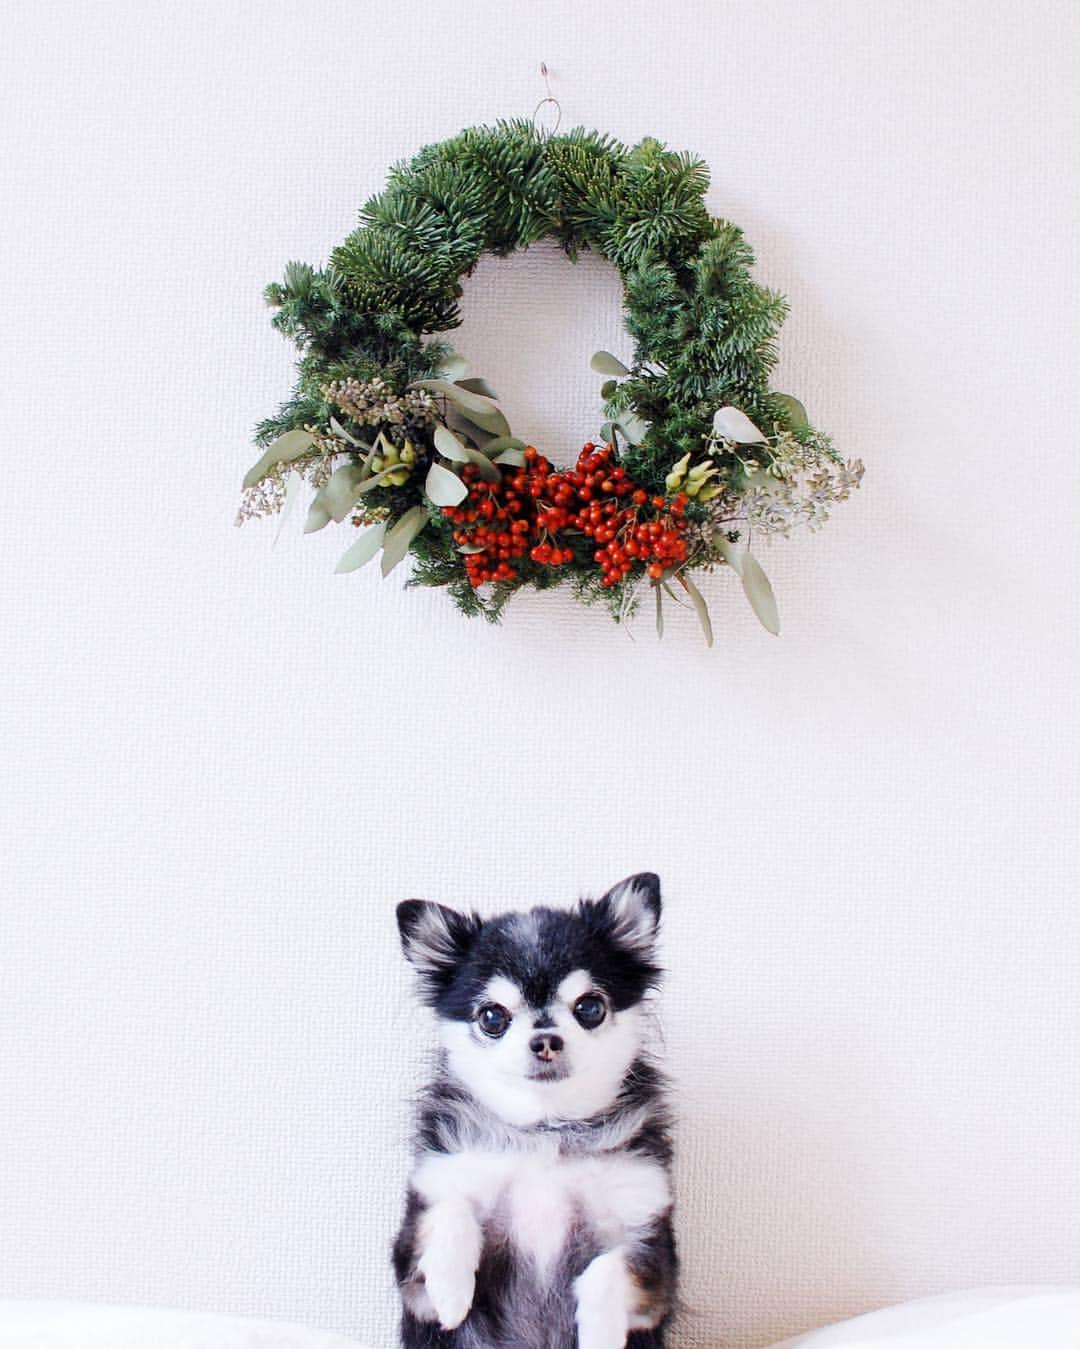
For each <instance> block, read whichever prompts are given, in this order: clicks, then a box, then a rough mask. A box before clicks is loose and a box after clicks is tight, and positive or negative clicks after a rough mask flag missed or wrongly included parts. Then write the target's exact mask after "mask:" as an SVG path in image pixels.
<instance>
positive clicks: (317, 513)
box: [304, 492, 330, 534]
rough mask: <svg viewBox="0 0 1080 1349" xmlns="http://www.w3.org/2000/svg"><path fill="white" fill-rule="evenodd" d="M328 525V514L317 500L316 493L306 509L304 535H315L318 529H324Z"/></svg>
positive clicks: (317, 495)
mask: <svg viewBox="0 0 1080 1349" xmlns="http://www.w3.org/2000/svg"><path fill="white" fill-rule="evenodd" d="M329 523H330V512H329V511H328V510H327V509H326V507H325V506H324V505H323V504H322V502H321V501H320V500H319V494H318V493H317V492H316V494H315V497H314V499H313V500H312V502H311V505H310V506H309V507H308V513H307V519H306V520H305V521H304V533H305V534H317V533H318V532H319V530H320V529H325V528H326V526H327V525H328V524H329Z"/></svg>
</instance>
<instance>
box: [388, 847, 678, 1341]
mask: <svg viewBox="0 0 1080 1349" xmlns="http://www.w3.org/2000/svg"><path fill="white" fill-rule="evenodd" d="M397 919H398V929H399V931H400V934H401V941H402V945H403V947H404V950H405V955H406V957H407V958H408V960H409V961H410V962H411V964H412V965H413V966H414V968H415V970H416V972H417V974H418V975H419V979H420V987H421V992H422V996H423V998H424V1000H425V1002H427V1004H428V1005H429V1006H430V1007H431V1008H432V1009H433V1010H434V1012H435V1014H436V1017H437V1018H438V1022H439V1029H440V1032H441V1041H442V1050H441V1054H440V1058H439V1066H438V1070H437V1072H436V1074H435V1077H434V1080H433V1081H432V1082H431V1083H430V1084H429V1086H428V1087H427V1088H426V1089H425V1090H424V1092H423V1094H422V1096H421V1100H420V1106H419V1119H418V1127H417V1135H416V1157H415V1164H414V1167H413V1171H412V1174H411V1177H410V1180H409V1189H408V1198H407V1201H406V1206H405V1217H404V1220H403V1222H402V1226H401V1230H400V1232H399V1234H398V1238H397V1241H396V1243H395V1246H394V1268H395V1273H396V1275H397V1282H398V1287H399V1289H400V1292H401V1298H402V1303H403V1313H402V1323H401V1341H402V1345H403V1346H404V1349H659V1347H660V1346H663V1344H664V1337H665V1331H666V1328H667V1326H668V1325H669V1323H670V1321H671V1317H672V1314H673V1311H674V1307H675V1290H676V1279H677V1273H678V1263H677V1259H676V1253H675V1240H674V1235H673V1231H672V1218H671V1214H672V1194H671V1178H670V1171H671V1154H672V1147H671V1118H670V1113H669V1107H668V1103H667V1092H666V1084H665V1081H664V1078H663V1075H662V1074H661V1072H660V1070H659V1068H658V1067H657V1065H656V1064H655V1062H654V1061H653V1059H652V1057H651V1056H650V1053H649V1048H648V1036H647V1033H646V1032H647V1027H648V1017H647V1009H648V1005H649V994H650V992H651V991H652V990H653V989H655V988H656V987H657V985H658V982H659V978H660V970H659V967H658V965H657V964H656V940H657V929H658V926H659V922H660V882H659V879H658V878H657V877H656V876H654V875H652V874H651V873H649V872H645V873H642V874H641V875H637V876H631V877H629V878H628V879H627V880H625V881H623V882H621V883H620V884H619V885H617V886H615V887H614V889H612V890H610V891H609V892H608V893H607V894H606V895H604V897H603V898H602V899H597V900H593V899H585V900H581V901H580V902H579V903H578V904H577V906H576V907H575V908H573V909H569V910H559V909H551V908H534V909H531V910H529V911H528V912H524V913H508V914H503V915H502V916H500V917H497V918H491V919H488V920H486V921H485V920H482V919H481V918H479V917H478V916H477V915H475V914H463V913H459V912H457V911H456V910H454V909H449V908H445V907H444V906H442V905H440V904H434V903H428V902H425V901H423V900H416V899H413V900H407V901H406V902H405V903H403V904H401V905H399V906H398V911H397Z"/></svg>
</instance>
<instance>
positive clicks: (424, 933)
mask: <svg viewBox="0 0 1080 1349" xmlns="http://www.w3.org/2000/svg"><path fill="white" fill-rule="evenodd" d="M397 925H398V932H400V934H401V946H402V949H403V950H404V952H405V958H406V959H407V960H408V961H409V963H410V964H411V965H412V966H413V967H414V968H415V970H416V972H417V974H419V976H420V982H421V985H422V987H423V990H424V994H425V996H426V997H427V998H428V999H429V1000H430V999H434V998H436V997H438V995H439V993H441V992H442V991H443V989H445V988H446V987H447V986H448V985H449V983H450V980H451V978H452V977H453V973H454V969H455V968H456V967H457V966H458V965H459V964H460V963H461V961H462V960H463V959H464V957H465V956H466V955H467V954H468V951H469V948H470V946H472V944H473V941H474V940H475V938H476V934H477V933H478V932H479V931H480V919H479V918H478V917H477V916H476V914H474V913H472V914H464V913H458V912H457V910H456V909H448V908H447V907H446V906H445V905H444V904H435V903H433V902H432V901H431V900H427V899H406V900H404V901H403V902H402V903H401V904H399V905H398V906H397Z"/></svg>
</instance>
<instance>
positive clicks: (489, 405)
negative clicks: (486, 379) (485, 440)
mask: <svg viewBox="0 0 1080 1349" xmlns="http://www.w3.org/2000/svg"><path fill="white" fill-rule="evenodd" d="M411 387H413V388H419V389H428V390H429V391H430V392H431V393H435V394H440V395H441V396H442V397H443V398H448V399H449V400H450V402H451V403H453V404H454V405H455V407H458V408H460V409H461V411H462V412H463V413H464V414H465V416H466V417H468V418H469V420H470V421H473V422H475V423H476V424H477V426H481V427H483V429H484V430H485V431H490V432H492V434H493V435H497V436H508V435H509V434H510V424H509V423H508V422H507V420H506V418H505V417H504V416H503V414H502V412H501V410H500V409H499V406H498V404H497V403H495V401H494V400H493V399H491V398H488V397H487V396H486V395H484V394H479V393H473V392H472V391H471V390H470V389H465V388H463V387H462V386H461V385H460V384H453V383H451V382H450V380H447V379H418V380H417V381H416V382H415V384H414V385H413V386H411Z"/></svg>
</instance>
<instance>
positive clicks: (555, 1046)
mask: <svg viewBox="0 0 1080 1349" xmlns="http://www.w3.org/2000/svg"><path fill="white" fill-rule="evenodd" d="M562 1047H563V1038H562V1036H561V1035H546V1034H545V1035H534V1036H533V1038H532V1039H531V1040H530V1041H529V1048H530V1049H531V1050H532V1052H533V1053H534V1054H535V1055H536V1057H537V1058H538V1059H542V1060H543V1061H544V1063H550V1062H551V1060H552V1059H553V1058H555V1057H556V1056H557V1055H558V1054H561V1053H562Z"/></svg>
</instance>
